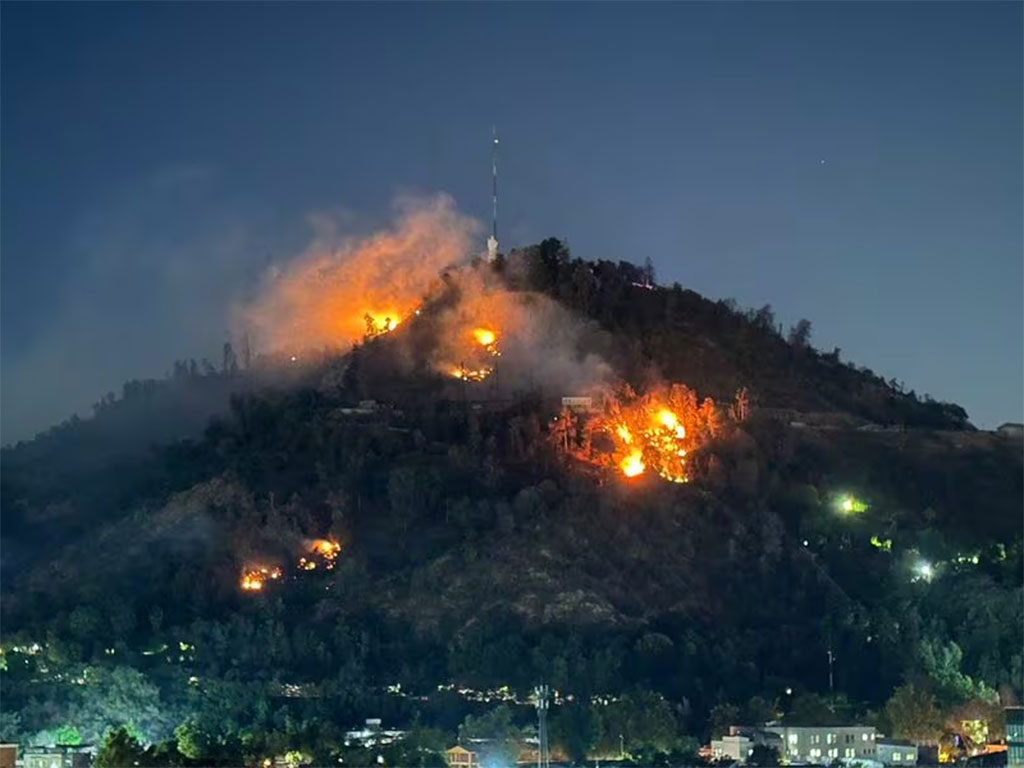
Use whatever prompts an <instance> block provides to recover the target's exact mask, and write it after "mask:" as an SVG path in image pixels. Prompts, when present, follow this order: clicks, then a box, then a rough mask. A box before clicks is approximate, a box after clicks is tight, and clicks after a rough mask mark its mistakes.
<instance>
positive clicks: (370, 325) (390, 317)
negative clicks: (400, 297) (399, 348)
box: [363, 312, 401, 338]
mask: <svg viewBox="0 0 1024 768" xmlns="http://www.w3.org/2000/svg"><path fill="white" fill-rule="evenodd" d="M400 318H401V315H400V314H399V313H398V312H367V313H366V314H365V315H363V322H365V323H366V336H367V338H373V337H374V336H380V335H381V334H384V333H390V332H391V331H393V330H395V328H397V327H398V324H399V323H400V322H401V319H400Z"/></svg>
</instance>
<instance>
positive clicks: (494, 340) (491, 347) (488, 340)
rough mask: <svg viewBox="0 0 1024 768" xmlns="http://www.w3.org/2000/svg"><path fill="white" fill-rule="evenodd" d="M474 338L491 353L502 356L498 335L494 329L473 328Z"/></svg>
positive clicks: (493, 355) (494, 355)
mask: <svg viewBox="0 0 1024 768" xmlns="http://www.w3.org/2000/svg"><path fill="white" fill-rule="evenodd" d="M473 338H474V339H476V342H477V344H479V345H480V346H481V347H483V348H484V350H485V351H486V352H487V353H488V354H489V355H491V356H492V357H501V351H500V350H499V349H498V336H497V334H496V333H495V332H494V331H492V330H490V329H488V328H476V329H474V330H473Z"/></svg>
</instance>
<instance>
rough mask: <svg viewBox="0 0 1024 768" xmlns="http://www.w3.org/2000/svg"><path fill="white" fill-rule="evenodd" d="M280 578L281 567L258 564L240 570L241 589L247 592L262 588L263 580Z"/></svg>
mask: <svg viewBox="0 0 1024 768" xmlns="http://www.w3.org/2000/svg"><path fill="white" fill-rule="evenodd" d="M280 578H281V569H280V568H277V567H274V568H268V567H266V566H260V567H258V568H246V569H245V570H243V571H242V589H244V590H246V591H247V592H258V591H260V590H261V589H263V584H264V582H266V581H268V580H277V579H280Z"/></svg>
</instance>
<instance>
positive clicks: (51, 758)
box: [21, 747, 92, 768]
mask: <svg viewBox="0 0 1024 768" xmlns="http://www.w3.org/2000/svg"><path fill="white" fill-rule="evenodd" d="M89 749H90V747H28V748H27V749H26V750H25V755H24V757H23V758H22V761H21V765H22V768H88V766H89V765H90V764H91V763H92V758H91V755H90V754H89Z"/></svg>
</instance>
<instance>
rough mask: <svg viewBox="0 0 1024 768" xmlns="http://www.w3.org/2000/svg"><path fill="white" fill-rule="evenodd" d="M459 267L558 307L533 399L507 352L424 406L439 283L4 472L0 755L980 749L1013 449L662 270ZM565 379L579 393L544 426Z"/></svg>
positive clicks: (111, 406) (994, 726) (107, 421)
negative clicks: (541, 730)
mask: <svg viewBox="0 0 1024 768" xmlns="http://www.w3.org/2000/svg"><path fill="white" fill-rule="evenodd" d="M462 270H463V273H469V274H470V275H477V274H480V275H482V277H479V278H478V279H480V280H486V281H492V282H493V281H496V282H497V283H499V284H500V285H501V286H502V290H505V291H509V292H510V293H511V294H513V295H514V296H516V297H519V299H521V300H522V301H524V302H534V301H535V300H534V299H533V298H532V297H535V296H540V297H544V296H546V297H549V298H550V299H554V300H555V302H557V305H558V306H559V307H560V309H559V310H558V311H559V312H568V313H571V315H567V316H571V317H572V318H574V320H573V322H574V323H578V325H579V329H578V331H576V332H575V335H574V336H573V344H574V346H573V349H572V350H571V354H570V353H569V352H566V353H563V352H558V354H559V355H562V358H560V359H559V360H557V361H552V360H551V359H548V360H545V361H544V366H543V367H544V370H543V371H540V372H539V373H538V374H537V376H538V378H537V379H536V380H534V378H533V374H532V371H531V370H530V369H529V366H527V367H526V368H525V369H524V368H523V367H522V363H521V362H517V361H521V360H523V359H528V358H523V357H522V355H520V357H516V355H517V354H519V353H517V350H516V348H515V347H514V346H513V345H511V344H510V346H509V347H506V348H504V349H503V350H501V351H499V348H498V344H499V343H501V342H503V341H504V337H503V335H502V331H503V329H502V328H501V327H500V323H499V324H498V331H499V332H498V333H497V341H495V334H491V336H489V337H484V338H481V337H479V334H478V340H479V344H480V345H481V346H482V348H483V349H484V350H485V351H482V352H480V354H482V355H484V356H485V357H484V363H486V366H487V367H486V368H485V367H477V368H470V367H469V364H468V363H467V362H466V361H464V360H461V359H460V360H455V361H454V362H455V363H456V364H457V367H456V368H455V370H454V374H453V375H447V376H446V375H442V374H439V373H438V370H437V368H436V366H431V365H428V364H427V363H426V362H425V361H428V360H434V359H435V358H436V357H437V356H438V355H440V354H442V353H441V352H438V350H442V351H443V352H444V354H447V346H446V345H447V344H448V342H447V341H446V340H445V339H444V338H440V334H441V330H440V329H444V328H446V327H447V326H446V325H445V324H444V322H445V321H444V318H445V317H446V315H445V314H444V313H445V312H448V311H450V307H451V306H452V301H453V300H452V299H451V298H450V296H449V294H451V295H456V294H458V292H459V291H460V290H461V291H463V292H465V290H466V285H467V284H470V283H469V282H468V281H467V279H466V278H465V277H459V275H458V274H455V275H454V277H446V278H445V279H444V280H442V286H441V288H440V289H439V290H440V292H439V293H437V294H434V295H433V296H432V297H430V298H429V300H427V301H425V302H424V303H423V305H422V307H421V308H417V309H416V312H415V314H414V315H412V316H410V317H409V318H407V319H403V321H402V323H401V324H400V325H397V327H395V325H393V324H391V323H390V322H386V323H385V324H384V326H383V327H381V326H380V325H379V323H377V322H376V321H373V320H372V318H369V317H368V320H367V333H366V336H365V338H364V339H363V341H362V342H361V343H360V344H358V345H356V346H355V348H354V349H352V350H351V351H348V352H347V353H344V354H337V355H334V354H329V353H323V352H317V353H316V354H312V353H311V354H309V355H306V356H305V357H302V359H301V360H296V357H291V358H285V359H275V358H272V357H271V356H269V355H265V356H263V357H260V356H258V355H257V356H256V357H255V358H254V359H253V360H252V361H248V360H247V361H245V362H242V363H241V364H238V362H237V361H236V363H235V364H234V365H229V364H228V355H227V354H226V355H225V365H224V366H223V370H218V371H213V370H209V371H206V372H205V374H204V373H203V372H202V371H190V370H189V366H187V365H184V368H183V370H181V371H179V374H178V375H177V376H176V377H172V378H171V379H170V380H168V381H163V382H154V383H152V384H146V385H140V386H142V388H143V389H144V390H145V393H143V392H142V391H141V390H140V391H136V389H137V387H136V385H130V386H129V385H126V388H125V392H124V395H123V397H121V398H120V399H118V398H105V399H104V401H103V402H102V404H101V406H100V407H98V408H97V413H96V414H95V416H94V417H93V418H91V419H85V420H80V421H75V422H73V423H68V424H66V425H64V426H63V427H61V428H59V429H56V430H54V431H52V432H51V433H48V434H46V435H43V436H40V437H39V438H37V439H36V440H35V441H32V442H28V443H24V444H20V445H18V446H15V447H11V448H7V449H4V451H3V456H2V461H3V466H2V469H3V477H2V497H0V503H2V513H3V526H4V531H3V534H4V544H3V546H4V560H5V568H4V580H3V605H2V610H3V638H2V639H3V645H2V647H3V651H4V655H3V657H2V658H3V667H2V675H3V678H2V682H3V689H4V696H3V704H2V713H3V714H2V718H0V737H2V738H4V739H11V738H19V737H20V738H25V739H28V740H36V741H38V742H39V743H48V742H52V741H54V740H60V739H64V740H71V741H73V740H75V739H80V740H83V741H86V742H93V743H98V742H99V741H100V740H102V739H103V738H104V735H105V734H106V733H107V732H109V731H110V730H111V729H112V728H117V727H119V726H122V725H124V726H127V727H128V731H129V733H130V734H131V735H132V736H133V737H134V738H136V739H138V740H139V741H140V742H142V744H143V745H145V744H156V745H158V746H155V747H153V748H151V751H150V753H149V755H148V756H147V759H148V760H149V761H150V762H163V763H166V764H176V763H177V764H181V763H189V762H191V763H193V764H214V763H223V764H232V763H238V762H239V761H240V760H243V759H244V760H257V759H262V757H264V756H266V755H268V754H278V753H280V752H282V751H286V750H297V751H300V752H302V753H303V754H307V755H309V756H310V757H311V758H313V759H315V760H316V761H317V762H318V763H321V764H322V763H326V762H328V761H331V762H336V761H337V759H338V757H339V756H341V757H343V758H344V759H345V762H346V764H359V763H360V762H361V761H369V760H372V759H375V756H374V755H369V754H362V753H360V752H358V750H352V749H350V748H347V747H346V746H345V745H344V744H343V737H342V734H343V732H344V731H345V730H346V729H347V728H350V727H353V726H356V725H358V724H360V723H361V722H362V719H363V718H365V717H375V716H379V717H383V718H384V719H385V721H386V723H388V724H392V725H395V726H398V727H405V728H412V729H413V737H411V738H410V739H407V740H406V742H404V743H403V744H404V746H403V745H400V746H396V747H395V748H394V749H395V750H398V751H397V752H389V754H388V758H387V759H388V760H390V761H391V762H392V764H394V763H396V762H401V763H402V764H422V763H427V762H430V761H436V760H437V751H438V750H439V749H443V748H444V747H445V746H448V745H450V743H452V742H453V741H454V740H455V738H456V737H457V735H458V734H459V733H460V732H461V734H462V735H463V736H464V737H466V736H468V735H471V734H477V735H480V734H483V735H487V736H490V737H492V738H495V739H497V740H498V742H501V741H502V740H506V741H508V740H511V739H512V738H513V736H512V735H510V734H513V733H515V734H518V733H519V730H518V729H519V728H520V727H522V726H525V725H526V724H527V723H529V722H531V718H532V715H531V713H530V711H529V709H528V708H527V707H526V706H525V703H526V702H527V700H528V695H529V691H530V690H531V689H532V687H533V686H534V685H536V684H538V683H542V682H543V683H547V684H549V685H551V686H552V687H553V688H554V689H557V691H558V701H557V706H555V707H554V711H553V713H552V721H553V732H554V740H555V742H556V746H557V747H558V748H559V749H560V750H561V751H562V753H564V754H565V755H566V756H567V757H570V758H572V759H576V760H579V759H582V758H583V757H584V756H585V755H587V754H591V755H593V754H617V753H618V751H619V750H620V749H625V750H626V751H627V752H629V753H630V754H632V755H633V756H634V757H635V758H636V759H638V760H640V759H645V760H650V759H653V756H654V755H656V754H663V755H666V756H671V757H664V759H666V760H674V761H676V762H685V761H687V760H692V759H693V755H692V751H693V750H694V749H695V746H696V744H697V743H698V740H700V739H704V738H706V737H707V736H708V735H709V734H710V733H711V732H712V731H715V730H717V729H719V728H720V727H721V726H722V725H723V724H725V723H726V722H728V721H736V720H739V719H749V720H757V719H773V718H776V717H786V718H789V719H790V720H791V721H794V722H796V721H820V720H823V719H831V720H847V721H848V720H853V719H857V720H862V721H872V722H876V723H877V724H878V725H879V727H880V728H882V729H883V730H884V731H885V732H888V733H895V734H902V735H914V736H915V737H916V736H919V735H921V734H923V738H925V739H926V740H929V739H930V740H934V741H935V742H936V743H940V742H941V743H942V744H944V745H947V746H949V745H951V744H952V743H953V742H952V737H953V736H954V735H959V736H961V737H963V736H964V734H963V733H962V731H963V727H962V726H961V725H960V723H962V722H963V721H965V720H970V721H972V722H973V721H975V720H983V721H984V722H985V723H986V726H987V727H988V728H990V730H991V732H992V733H996V732H997V731H998V729H999V728H1000V727H1001V721H1000V716H999V714H998V707H997V706H996V705H997V704H998V703H999V702H1000V700H1001V701H1002V703H1003V704H1008V703H1012V702H1016V701H1017V700H1018V699H1019V697H1020V696H1021V694H1022V675H1024V660H1022V651H1021V648H1022V646H1024V637H1022V625H1024V614H1022V578H1021V573H1022V544H1021V540H1022V534H1024V531H1022V521H1021V517H1020V503H1021V499H1022V494H1024V488H1022V470H1024V464H1022V446H1021V443H1020V442H1019V440H1017V441H1014V440H1012V439H1009V438H1006V437H1003V436H1000V435H993V434H989V433H980V432H977V431H975V430H974V429H973V427H971V426H970V424H969V423H968V421H967V416H966V414H965V413H964V411H963V410H962V409H961V408H959V407H958V406H956V405H953V404H948V403H938V402H934V401H932V400H931V399H930V398H927V397H918V396H917V395H916V394H915V393H913V392H904V391H903V388H902V386H900V385H899V383H898V382H896V381H887V380H885V379H884V378H882V377H881V376H879V375H876V374H874V373H872V372H871V371H867V370H864V369H859V368H857V367H855V366H853V365H851V364H849V363H847V362H845V361H843V360H841V359H840V353H839V350H833V351H831V352H822V351H818V350H815V349H814V348H813V346H812V344H811V337H810V324H809V323H804V322H802V323H800V324H798V325H797V326H796V327H794V328H793V329H791V330H790V331H788V332H786V333H784V332H782V330H781V329H780V328H778V327H777V325H776V322H775V320H774V317H773V315H772V312H771V309H770V308H769V307H765V308H762V309H760V310H757V311H751V312H741V311H738V310H737V309H736V308H735V307H734V306H732V305H730V304H729V303H727V302H712V301H709V300H707V299H705V298H703V297H701V296H699V295H698V294H696V293H694V292H693V291H689V290H685V289H684V288H682V287H681V286H679V285H675V286H672V287H659V286H657V285H656V284H655V280H654V277H655V276H654V275H653V271H652V270H651V269H650V268H649V267H636V266H634V265H632V264H629V263H626V262H620V263H618V264H613V263H610V262H598V263H590V262H586V261H582V260H580V259H572V258H571V257H570V255H569V254H568V252H567V250H566V249H565V247H564V246H563V245H562V244H561V243H560V242H558V241H557V240H546V241H544V242H543V243H541V244H540V245H538V246H534V247H531V248H527V249H524V250H521V251H514V252H512V253H510V254H509V255H508V256H507V258H506V257H500V258H499V259H498V261H497V262H495V263H494V264H474V265H469V266H466V267H463V268H462ZM452 272H453V274H454V273H455V270H453V271H452ZM474 279H477V278H474ZM519 299H517V300H519ZM525 306H527V307H528V308H532V309H530V311H531V312H533V313H535V314H536V313H541V312H546V311H547V310H546V309H545V306H546V305H545V304H543V303H540V300H539V299H538V300H536V303H533V304H530V303H527V304H526V305H525ZM550 316H551V317H554V315H550ZM508 317H515V315H514V314H509V315H508ZM495 322H497V321H495ZM510 335H511V334H510ZM523 349H529V350H530V353H531V354H533V355H535V356H540V355H551V356H553V355H555V351H553V350H554V348H553V347H551V346H550V345H548V346H545V345H543V344H540V345H533V346H529V347H525V346H524V347H523ZM559 349H561V348H559ZM232 354H233V353H232ZM502 354H504V357H502ZM431 355H433V356H434V357H431ZM449 356H450V355H449ZM595 360H599V361H600V365H597V364H596V363H595V362H594V361H595ZM504 361H508V362H507V363H505V362H504ZM554 362H557V363H558V366H559V367H557V368H556V367H554ZM246 363H248V364H246ZM503 365H505V367H504V368H502V366H503ZM517 365H519V366H520V367H519V368H516V366H517ZM584 366H590V369H591V370H594V371H600V372H601V376H602V379H601V387H600V388H599V389H598V388H596V389H595V390H594V391H593V393H590V392H588V393H587V394H588V396H589V397H590V398H591V402H592V405H590V406H588V407H587V408H585V409H581V410H576V411H574V410H571V409H568V408H563V406H562V402H561V399H560V398H561V396H576V395H581V394H584V393H583V392H582V390H581V389H580V387H581V386H582V385H580V384H578V383H577V380H576V379H575V378H573V375H572V373H573V370H576V369H579V368H582V367H584ZM541 367H542V366H541V365H540V364H539V362H538V369H540V368H541ZM271 371H273V372H274V373H273V374H271V373H269V372H271ZM282 371H283V373H282ZM552 371H555V373H552ZM561 371H565V373H564V376H565V381H566V386H565V388H564V390H562V391H557V390H556V389H555V388H553V386H552V385H551V384H550V383H549V382H551V381H554V382H555V385H554V387H557V385H558V381H559V379H558V375H562V374H561V373H559V372H561ZM478 373H479V375H477V374H478ZM556 374H557V375H556ZM542 377H546V378H543V382H545V383H544V384H543V385H542V384H541V383H539V382H541V380H542ZM200 389H202V390H203V391H208V392H212V393H214V396H213V397H212V398H204V399H203V403H214V404H215V405H213V406H205V405H204V407H203V408H202V409H192V408H190V407H189V397H190V395H189V394H188V393H190V392H194V391H199V390H200ZM229 393H233V394H231V395H230V402H229V404H228V400H229ZM645 409H646V410H645ZM648 413H653V414H656V415H657V418H660V419H661V422H662V423H660V424H657V425H654V426H646V425H645V423H644V422H643V419H644V418H647V415H648ZM666 413H667V414H668V415H667V416H666V415H665V414H666ZM186 414H187V415H186ZM214 414H215V416H214V418H213V420H212V421H211V422H209V423H208V424H206V425H205V427H203V428H200V427H198V423H199V422H200V421H203V422H204V423H205V419H206V418H207V417H208V416H210V415H214ZM169 416H170V417H172V418H171V421H172V422H173V423H174V424H175V429H169V427H168V424H169V423H170V422H169V421H168V417H169ZM631 419H633V421H631ZM616 424H618V425H619V429H618V433H619V434H618V436H616V429H615V425H616ZM627 426H628V429H627ZM623 430H625V431H623ZM97 435H102V439H100V438H99V437H97ZM129 435H130V437H129ZM641 441H646V442H645V447H644V448H643V450H642V451H641V450H640V449H639V448H636V449H634V448H633V447H632V446H635V445H636V444H637V443H638V442H641ZM99 445H102V446H104V449H103V450H98V448H97V446H99ZM668 454H671V457H672V458H671V460H670V459H669V458H665V456H667V455H668ZM673 462H675V463H673ZM634 468H635V469H634ZM335 544H336V545H337V549H334V548H332V547H334V545H335ZM830 655H831V657H832V658H833V660H834V663H833V680H834V690H833V691H831V692H830V690H829V657H830ZM901 686H902V687H901ZM894 691H895V694H894ZM908 700H910V701H911V702H912V703H913V706H912V707H908V706H907V705H906V702H907V701H908ZM496 707H497V709H496ZM908 708H909V709H910V710H912V711H910V712H908ZM964 713H967V714H964ZM979 713H980V714H979ZM968 715H969V716H968ZM460 726H461V728H460ZM913 729H916V732H915V733H914V734H911V730H913ZM623 733H624V734H628V736H627V737H624V738H627V739H628V741H627V742H626V743H624V744H620V742H619V738H620V734H623ZM968 738H975V739H976V738H979V737H978V736H977V734H974V735H970V736H968ZM140 748H141V747H140Z"/></svg>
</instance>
